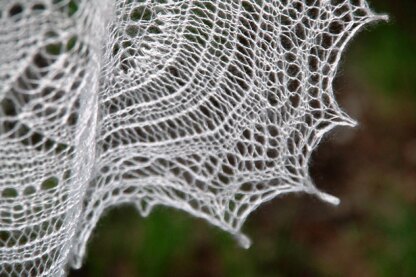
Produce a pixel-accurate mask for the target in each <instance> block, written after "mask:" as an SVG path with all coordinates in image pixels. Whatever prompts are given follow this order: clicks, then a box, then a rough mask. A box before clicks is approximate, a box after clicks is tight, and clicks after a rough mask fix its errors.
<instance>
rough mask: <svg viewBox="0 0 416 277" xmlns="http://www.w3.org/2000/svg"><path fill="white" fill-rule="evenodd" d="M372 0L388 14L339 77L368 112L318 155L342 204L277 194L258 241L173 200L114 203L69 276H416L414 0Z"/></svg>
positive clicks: (347, 94)
mask: <svg viewBox="0 0 416 277" xmlns="http://www.w3.org/2000/svg"><path fill="white" fill-rule="evenodd" d="M368 2H370V5H371V7H372V8H373V10H375V11H377V12H379V13H388V14H389V16H390V21H389V22H388V23H382V22H381V23H378V24H374V25H371V26H367V27H366V28H365V30H363V31H362V32H361V33H360V34H359V35H357V36H356V37H355V39H354V40H353V41H352V43H351V44H350V47H349V49H348V50H347V52H346V53H344V55H343V58H344V61H343V63H342V65H341V67H340V69H339V71H338V72H339V73H338V77H337V79H336V81H335V90H336V97H337V100H338V101H339V102H340V104H341V106H342V107H343V108H344V110H345V111H347V113H348V114H350V115H351V116H352V117H353V118H355V119H356V120H358V121H359V123H360V124H359V126H358V127H356V128H354V129H351V128H338V129H336V130H335V131H333V132H331V133H330V134H328V135H327V136H326V138H325V140H324V141H323V142H322V143H321V144H320V146H319V149H318V150H317V151H315V153H314V155H313V158H312V161H311V172H312V175H313V177H314V180H315V183H316V184H317V186H318V187H319V188H321V189H322V190H324V191H327V192H329V193H331V194H334V195H337V196H339V197H340V198H341V200H342V202H341V205H340V206H339V207H335V208H334V207H332V206H328V205H327V204H325V203H323V202H321V201H319V200H317V199H315V198H313V197H310V196H308V195H287V196H283V197H280V198H278V199H274V200H273V201H271V202H269V203H267V204H265V205H263V206H261V207H260V208H259V209H258V210H257V211H255V212H254V213H253V214H252V215H251V216H250V218H249V219H248V221H247V222H246V224H245V226H244V228H243V231H244V232H245V233H246V234H247V235H249V236H250V237H251V239H252V241H253V246H252V247H251V248H250V249H249V250H244V249H242V248H240V247H239V246H238V245H237V243H236V242H235V241H234V239H233V238H232V237H231V236H230V235H228V234H226V233H225V232H223V231H221V230H219V229H218V228H215V227H212V226H210V225H209V224H208V223H206V222H205V221H203V220H201V219H196V218H193V217H191V216H189V215H187V214H185V213H183V212H180V211H177V210H174V209H170V208H166V207H158V208H156V209H155V210H154V211H153V212H152V213H151V214H150V216H149V217H148V218H142V217H140V216H139V214H138V213H137V212H136V211H135V209H134V208H133V207H131V206H124V207H118V208H114V209H112V210H111V211H109V212H108V213H107V214H106V215H105V216H104V217H103V218H102V219H101V221H100V222H99V224H98V226H97V228H96V230H95V232H94V234H93V236H92V238H91V240H90V243H89V245H88V256H87V259H86V261H85V264H84V266H83V267H82V268H81V269H80V270H77V271H71V272H70V275H69V276H127V277H128V276H172V275H175V276H416V74H415V66H416V63H415V60H416V55H415V52H416V30H415V29H416V24H415V23H416V1H414V0H407V1H406V0H370V1H368Z"/></svg>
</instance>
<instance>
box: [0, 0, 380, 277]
mask: <svg viewBox="0 0 416 277" xmlns="http://www.w3.org/2000/svg"><path fill="white" fill-rule="evenodd" d="M377 19H385V17H384V16H377V15H375V14H374V13H372V12H371V11H370V9H369V8H368V6H367V4H366V2H365V1H361V0H357V1H352V0H334V1H324V0H267V1H266V0H259V1H253V0H250V1H248V0H239V1H238V0H223V1H219V0H218V1H188V0H182V1H162V0H159V1H149V0H148V1H131V0H125V1H107V0H106V1H98V0H92V1H74V0H67V1H65V0H50V1H48V0H43V1H41V0H39V1H10V0H9V1H8V0H0V196H1V198H0V199H1V200H0V272H1V273H2V274H6V275H15V276H17V275H22V276H26V275H30V276H32V275H44V276H60V275H64V274H65V268H66V265H67V264H69V265H71V266H72V267H80V266H81V262H82V259H83V256H84V253H85V246H86V242H87V240H88V237H89V235H90V234H91V232H92V230H93V228H94V226H95V224H96V223H97V221H98V220H99V218H100V216H101V214H102V213H103V211H105V210H106V209H107V208H108V207H111V206H113V205H117V204H120V203H133V204H134V205H135V206H136V207H137V209H138V210H139V211H140V213H141V214H142V215H144V216H145V215H147V214H148V213H149V212H150V211H151V209H152V207H153V206H155V205H158V204H162V205H167V206H171V207H175V208H178V209H181V210H185V211H186V212H188V213H190V214H192V215H195V216H197V217H201V218H205V219H206V220H207V221H208V222H210V223H212V224H214V225H217V226H218V227H220V228H222V229H224V230H226V231H228V232H230V233H232V234H233V235H235V236H236V238H237V239H238V240H239V242H240V243H241V245H242V246H244V247H248V246H249V243H250V242H249V240H248V239H247V238H246V237H245V236H244V235H243V234H241V233H240V229H241V227H242V224H243V223H244V221H245V219H246V218H247V216H248V215H249V214H250V212H251V211H253V210H254V209H255V208H257V207H258V206H259V205H260V204H261V203H263V202H265V201H268V200H270V199H272V198H274V197H275V196H277V195H279V194H284V193H288V192H301V191H302V192H307V193H310V194H315V195H317V196H318V197H320V198H321V199H323V200H324V201H327V202H330V203H333V204H337V203H338V199H337V198H335V197H333V196H330V195H327V194H325V193H323V192H320V191H319V190H318V189H317V188H316V187H315V186H314V185H313V183H312V181H311V179H310V177H309V175H308V159H309V157H310V154H311V151H312V150H313V149H314V148H315V147H316V145H317V144H318V143H319V141H320V139H321V137H322V135H323V134H324V133H325V132H327V131H328V130H330V129H331V128H333V127H334V126H337V125H348V126H353V125H354V124H355V123H354V121H353V120H351V119H350V118H349V117H348V116H347V115H346V114H345V113H343V112H342V111H341V110H340V108H339V107H338V105H337V103H336V102H335V99H334V96H333V92H332V80H333V78H334V75H335V73H336V67H337V64H338V61H339V59H340V54H341V52H342V50H343V49H344V47H345V44H346V43H347V42H348V40H349V39H350V38H351V37H352V35H353V34H354V33H355V32H356V31H357V30H358V29H359V28H360V27H361V26H362V25H364V24H366V23H368V22H370V21H374V20H377Z"/></svg>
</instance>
